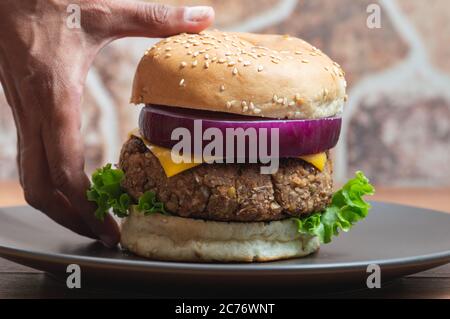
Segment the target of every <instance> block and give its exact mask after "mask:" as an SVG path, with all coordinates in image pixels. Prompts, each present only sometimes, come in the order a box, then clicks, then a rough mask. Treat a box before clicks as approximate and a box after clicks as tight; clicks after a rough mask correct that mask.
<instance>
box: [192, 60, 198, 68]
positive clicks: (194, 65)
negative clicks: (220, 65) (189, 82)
mask: <svg viewBox="0 0 450 319" xmlns="http://www.w3.org/2000/svg"><path fill="white" fill-rule="evenodd" d="M197 64H198V61H197V60H194V62H192V66H193V67H194V68H195V67H196V66H197Z"/></svg>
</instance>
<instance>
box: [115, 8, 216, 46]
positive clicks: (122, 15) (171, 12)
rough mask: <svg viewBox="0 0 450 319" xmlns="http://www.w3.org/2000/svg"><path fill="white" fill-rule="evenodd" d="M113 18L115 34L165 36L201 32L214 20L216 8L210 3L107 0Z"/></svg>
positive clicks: (121, 35)
mask: <svg viewBox="0 0 450 319" xmlns="http://www.w3.org/2000/svg"><path fill="white" fill-rule="evenodd" d="M107 5H108V6H110V7H111V14H112V18H111V19H109V21H110V23H109V24H108V28H109V30H110V33H111V36H112V37H116V38H119V37H125V36H137V37H165V36H170V35H174V34H178V33H182V32H187V33H198V32H200V31H202V30H204V29H206V28H207V27H209V26H210V25H211V24H212V23H213V21H214V9H213V8H212V7H207V6H197V7H174V6H170V5H165V4H158V3H145V2H141V1H123V0H122V1H107Z"/></svg>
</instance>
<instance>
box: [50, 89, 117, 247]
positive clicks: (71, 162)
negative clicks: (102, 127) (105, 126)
mask: <svg viewBox="0 0 450 319" xmlns="http://www.w3.org/2000/svg"><path fill="white" fill-rule="evenodd" d="M52 95H53V97H54V102H55V104H56V105H54V106H53V107H52V113H51V114H49V115H48V116H47V118H46V120H45V121H43V128H42V136H43V141H44V147H45V154H46V156H47V161H48V166H49V173H50V178H51V181H52V184H53V186H54V187H55V188H56V189H58V190H59V191H61V192H62V193H63V194H64V195H65V196H66V197H67V199H68V200H69V202H70V203H71V204H72V206H73V207H75V209H76V210H77V212H78V214H79V215H80V216H81V217H82V218H83V220H84V221H85V222H86V224H87V225H89V227H90V229H91V230H92V231H93V232H94V233H95V234H96V235H98V237H99V238H100V239H101V240H102V241H103V242H104V243H105V244H107V245H109V246H113V245H116V244H117V243H118V241H119V239H120V235H119V228H118V226H117V223H116V222H115V220H114V219H113V218H112V217H111V216H109V215H108V216H107V217H106V218H105V220H104V221H100V220H98V219H97V218H95V215H94V211H95V208H96V207H95V205H94V204H93V203H92V202H89V201H88V200H87V198H86V191H87V189H88V188H89V185H90V182H89V179H88V177H87V176H86V175H85V173H84V156H83V145H82V138H81V133H80V118H81V117H80V114H79V107H78V105H79V103H80V101H79V98H78V96H77V95H74V94H73V93H72V92H69V91H68V90H65V89H62V90H61V89H59V90H58V89H56V90H55V92H53V93H52Z"/></svg>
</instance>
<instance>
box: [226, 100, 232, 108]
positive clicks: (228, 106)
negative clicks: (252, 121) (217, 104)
mask: <svg viewBox="0 0 450 319" xmlns="http://www.w3.org/2000/svg"><path fill="white" fill-rule="evenodd" d="M226 106H227V109H231V107H232V106H233V105H232V104H231V102H230V101H228V102H227V104H226Z"/></svg>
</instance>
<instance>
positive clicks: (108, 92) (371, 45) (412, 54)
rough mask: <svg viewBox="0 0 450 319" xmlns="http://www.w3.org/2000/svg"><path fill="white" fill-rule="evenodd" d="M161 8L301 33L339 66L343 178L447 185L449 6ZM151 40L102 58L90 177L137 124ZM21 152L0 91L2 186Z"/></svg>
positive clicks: (91, 90)
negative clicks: (357, 175) (137, 97)
mask: <svg viewBox="0 0 450 319" xmlns="http://www.w3.org/2000/svg"><path fill="white" fill-rule="evenodd" d="M157 2H163V3H170V4H177V5H200V4H206V5H211V6H213V7H214V8H215V9H216V16H217V19H216V24H215V25H214V28H218V29H222V30H232V31H244V32H258V33H278V34H290V35H294V36H298V37H301V38H304V39H305V40H307V41H309V42H311V43H312V44H314V45H315V46H317V47H319V48H320V49H322V50H323V51H324V52H325V53H327V54H328V55H329V56H330V57H331V58H332V59H334V60H336V61H337V62H338V63H339V64H341V65H342V67H343V69H344V70H345V71H346V73H347V75H346V77H347V80H348V82H349V88H348V94H349V101H348V103H347V105H346V109H345V121H344V127H343V132H342V136H341V140H340V142H339V145H338V147H337V148H336V150H335V153H334V156H335V161H336V162H335V172H336V178H337V181H338V182H342V181H344V180H345V179H346V178H348V177H349V176H351V175H353V173H354V171H355V170H358V169H361V170H364V172H365V173H366V174H367V175H368V176H370V178H371V179H372V180H373V181H374V182H375V183H376V184H378V185H387V186H408V187H409V186H411V187H413V186H414V187H416V186H427V187H428V186H450V168H449V165H450V42H449V40H450V1H448V0H427V1H425V0H386V1H374V0H370V1H369V0H358V1H355V0H339V1H336V0H252V1H244V0H227V1H224V0H203V1H201V0H199V1H195V0H191V1H189V0H186V1H182V0H170V1H157ZM378 13H379V15H378ZM153 42H154V40H150V39H140V38H134V39H123V40H120V41H117V42H114V43H112V44H111V45H109V46H108V47H107V48H105V49H104V50H103V51H102V52H101V53H100V55H99V56H98V58H97V59H96V61H95V64H94V67H93V68H92V70H91V72H90V74H89V76H88V80H87V87H86V91H85V95H84V101H83V109H84V113H83V117H84V118H83V128H82V130H83V135H84V138H85V145H86V163H87V170H88V172H91V171H92V170H93V169H95V168H96V167H99V166H101V165H103V164H104V163H106V162H116V161H117V158H118V153H119V151H120V146H121V144H122V143H123V141H124V140H125V139H126V136H127V133H128V132H129V131H130V130H132V129H133V128H135V127H136V125H137V116H138V113H139V108H137V107H135V106H131V105H130V104H129V96H130V91H131V84H132V79H133V75H134V72H135V68H136V65H137V64H138V62H139V59H140V58H141V56H142V54H143V52H144V51H145V49H146V48H147V47H148V46H150V45H151V44H152V43H153ZM15 156H16V132H15V127H14V124H13V119H12V115H11V111H10V109H9V107H8V105H7V103H6V101H5V98H4V95H3V91H2V90H1V88H0V183H1V182H3V183H11V185H16V184H17V182H16V181H17V169H16V164H15ZM449 195H450V194H449Z"/></svg>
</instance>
